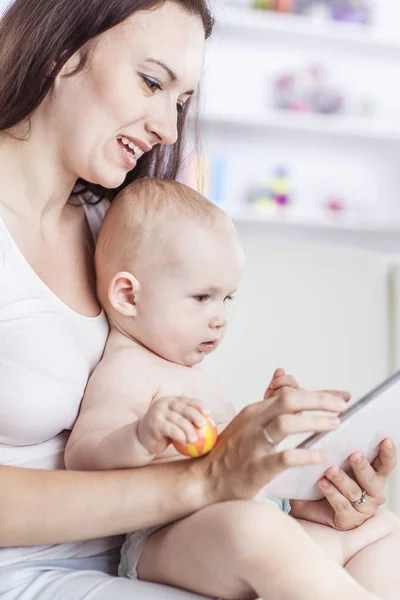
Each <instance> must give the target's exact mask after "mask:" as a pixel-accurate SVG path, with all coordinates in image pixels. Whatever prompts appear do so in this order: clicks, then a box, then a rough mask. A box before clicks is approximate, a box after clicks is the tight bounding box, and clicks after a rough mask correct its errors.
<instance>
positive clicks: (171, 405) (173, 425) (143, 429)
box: [137, 396, 210, 455]
mask: <svg viewBox="0 0 400 600" xmlns="http://www.w3.org/2000/svg"><path fill="white" fill-rule="evenodd" d="M209 414H210V411H209V410H208V409H206V408H205V407H204V406H203V404H202V403H201V402H199V401H198V400H194V399H193V398H186V397H184V396H179V397H175V396H167V397H165V398H160V399H159V400H156V401H155V402H154V403H153V404H152V405H151V406H150V408H149V410H148V411H147V413H146V414H145V415H144V417H142V418H141V419H140V420H139V423H138V428H137V434H138V438H139V441H140V443H141V444H142V446H143V447H144V448H145V449H146V450H147V451H148V452H149V453H150V454H154V455H157V454H161V453H162V452H164V451H165V450H166V449H167V447H168V446H169V444H170V443H171V441H176V442H180V443H181V444H191V443H194V442H196V440H197V433H196V429H195V428H198V429H201V428H202V427H204V426H205V424H206V419H205V416H204V415H209Z"/></svg>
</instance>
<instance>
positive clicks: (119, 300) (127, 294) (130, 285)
mask: <svg viewBox="0 0 400 600" xmlns="http://www.w3.org/2000/svg"><path fill="white" fill-rule="evenodd" d="M139 292H140V283H139V282H138V280H137V279H136V277H134V276H133V275H132V273H128V272H126V271H122V272H120V273H117V274H116V275H114V277H113V278H112V279H111V281H110V285H109V287H108V300H109V302H110V304H111V306H112V307H113V308H114V309H115V310H116V311H118V312H119V313H120V314H121V315H123V316H124V317H136V315H137V305H138V301H139Z"/></svg>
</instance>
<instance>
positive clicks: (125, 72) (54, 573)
mask: <svg viewBox="0 0 400 600" xmlns="http://www.w3.org/2000/svg"><path fill="white" fill-rule="evenodd" d="M211 30H212V19H211V17H210V15H209V12H208V9H207V6H206V5H205V3H204V0H185V1H183V0H181V1H177V2H158V1H157V0H104V1H99V0H85V2H82V0H16V1H15V3H14V4H13V5H12V6H11V8H10V9H9V10H8V12H7V13H6V15H5V16H4V18H3V20H2V22H1V24H0V131H1V132H2V133H1V134H0V181H1V191H0V247H1V252H0V264H1V267H0V279H1V282H0V289H1V290H2V291H1V294H0V332H1V341H2V343H1V344H0V371H1V374H0V378H1V382H2V392H1V401H0V415H1V419H0V464H1V465H2V466H0V482H1V490H2V493H1V495H0V547H1V548H2V549H0V567H1V568H2V572H1V578H0V597H1V598H4V599H5V600H11V599H16V598H18V599H28V598H41V599H49V600H50V599H52V600H53V599H54V598H55V597H57V598H66V599H67V598H75V599H80V598H87V597H89V595H90V598H91V599H94V600H102V599H104V598H109V597H110V596H111V595H112V594H113V595H114V596H115V597H116V598H121V599H124V598H128V597H129V598H132V597H133V598H135V597H136V596H137V597H144V596H145V597H146V598H149V599H152V598H154V599H155V600H157V599H160V600H162V599H164V598H180V597H181V598H186V597H187V598H194V597H195V596H194V595H192V594H185V593H184V592H181V591H178V590H175V589H171V588H165V587H159V586H156V585H149V584H146V583H142V582H132V581H128V580H125V579H118V578H114V577H112V576H111V575H110V574H112V573H115V569H116V564H117V562H118V558H119V545H120V543H121V538H120V537H119V534H123V533H125V532H126V531H133V530H137V529H141V528H144V527H148V526H152V525H157V524H161V523H166V522H171V521H173V520H175V519H179V518H181V517H184V516H186V515H188V514H190V513H193V512H195V511H197V510H199V509H201V508H203V507H206V506H209V505H211V504H215V503H218V502H223V501H227V500H233V499H235V500H243V501H244V500H246V499H247V498H251V497H253V496H254V495H255V494H256V492H257V491H258V490H259V489H260V488H261V487H263V485H265V484H266V483H267V482H268V481H270V480H271V478H272V477H274V475H276V474H277V473H278V472H280V471H281V470H282V469H284V468H287V467H288V466H291V465H294V464H308V463H310V462H313V461H315V460H317V459H319V460H320V457H319V456H316V455H315V454H313V452H311V451H305V452H300V451H287V452H284V453H280V454H275V453H274V452H273V449H272V447H271V446H270V445H269V444H268V443H267V441H266V437H265V435H266V434H265V433H264V426H266V425H268V430H267V434H268V435H272V434H273V435H274V439H275V440H277V439H280V438H283V437H284V436H285V422H284V421H282V420H281V419H280V418H279V417H280V415H282V414H283V413H293V415H294V422H295V423H296V425H295V427H294V429H296V431H300V430H301V429H302V427H304V418H305V417H304V416H302V415H301V414H299V411H301V410H303V409H304V410H306V409H313V408H323V407H324V406H325V404H324V402H326V395H324V394H316V393H314V394H312V393H310V394H307V393H305V392H302V391H299V390H290V391H288V390H283V391H282V392H278V393H277V394H276V395H275V400H274V402H273V403H271V401H270V399H267V400H266V401H265V402H261V403H259V404H257V405H253V406H251V407H248V408H247V409H245V410H244V411H243V412H242V413H241V414H240V415H239V416H238V417H237V418H236V419H235V420H234V421H233V423H232V424H231V426H230V427H229V428H228V430H227V432H226V434H225V435H224V437H223V439H222V441H221V442H220V443H219V444H218V445H217V447H216V449H215V450H214V451H213V452H212V453H211V455H210V456H209V457H206V458H205V459H202V460H197V461H193V462H190V461H188V462H183V463H173V464H168V465H162V466H160V467H149V468H145V469H140V470H132V471H131V470H126V471H123V472H121V471H115V472H102V473H79V472H66V471H65V470H63V451H64V448H65V444H66V441H67V439H68V434H69V431H70V429H71V428H72V426H73V423H74V421H75V419H76V417H77V413H78V410H79V403H80V400H81V397H82V394H83V391H84V388H85V384H86V381H87V378H88V376H89V374H90V372H91V370H92V369H93V368H94V366H95V364H96V362H97V361H98V360H99V359H100V357H101V354H102V351H103V348H104V344H105V340H106V337H107V333H108V326H107V323H106V320H105V317H104V314H103V313H102V312H101V311H100V307H99V304H98V302H97V299H96V294H95V282H94V274H93V246H94V241H95V236H96V233H97V230H98V228H99V226H100V223H101V218H102V216H103V215H104V211H105V210H106V202H105V201H102V202H100V203H98V204H93V199H95V200H96V197H95V196H93V194H94V193H96V194H97V196H100V197H104V196H107V197H108V198H109V199H112V197H113V196H114V195H115V193H116V188H119V187H120V186H122V185H125V184H126V183H127V182H128V181H129V180H131V179H132V178H135V177H137V176H139V175H143V174H147V175H157V176H161V177H171V178H173V177H175V175H176V172H177V168H178V165H179V159H180V151H181V145H182V142H183V137H182V132H183V128H184V122H185V118H186V114H187V112H188V109H189V104H190V98H191V96H192V95H193V92H194V91H195V90H196V88H197V85H198V80H199V78H200V73H201V68H202V61H203V54H204V41H205V39H206V38H207V37H208V36H209V34H210V33H211ZM76 182H78V185H76ZM73 189H74V190H75V192H74V193H72V190H73ZM110 190H112V191H110ZM82 200H86V201H87V203H86V204H83V203H82ZM91 202H92V203H91ZM287 399H289V402H287ZM281 400H284V401H282V402H281ZM331 400H332V399H331ZM307 419H308V421H307V425H312V426H311V427H310V429H314V430H316V431H319V430H326V429H329V424H328V420H327V419H326V418H325V417H307ZM387 444H388V442H384V443H383V444H382V449H381V455H380V459H379V461H378V462H377V463H376V465H374V467H375V468H373V467H371V466H370V465H367V464H366V462H365V461H364V462H363V463H362V464H361V466H358V465H355V467H354V469H355V474H356V478H357V481H358V483H359V485H357V486H356V490H355V491H356V493H357V494H358V497H360V496H361V492H362V488H367V491H368V501H367V502H366V503H365V504H366V506H365V507H364V505H363V506H362V510H360V508H359V505H358V504H357V503H355V502H354V500H355V498H354V494H355V491H354V482H352V481H351V480H350V479H349V478H348V477H347V476H345V475H344V474H343V473H342V474H341V479H340V480H339V483H338V484H337V485H335V486H334V485H333V484H332V486H331V487H329V488H328V489H327V492H326V495H327V498H328V499H327V500H326V501H323V502H320V503H313V504H312V505H310V504H297V505H295V508H294V510H295V512H296V516H298V517H301V516H305V517H307V518H308V519H310V520H314V521H318V522H324V523H327V524H328V523H330V524H331V525H333V526H335V524H336V525H339V526H340V527H341V528H343V529H351V528H353V527H355V526H357V525H360V524H361V523H363V522H364V521H366V520H368V519H369V518H370V517H372V516H373V515H374V514H375V512H376V509H377V506H378V505H379V504H380V503H381V502H382V500H383V495H384V483H385V479H386V477H387V474H388V473H389V472H390V471H391V469H392V468H393V465H394V462H395V450H394V449H393V448H388V447H387ZM16 467H19V468H16ZM25 467H29V468H25ZM333 481H335V480H334V479H333ZM351 502H354V504H351ZM238 506H239V504H238ZM370 522H371V521H370ZM293 523H295V522H294V521H293ZM299 531H300V528H298V529H297V528H294V530H293V535H294V536H300V540H301V542H302V543H303V546H304V556H306V555H307V554H309V555H310V559H309V562H308V566H309V569H308V566H307V568H305V571H306V575H307V576H308V577H309V578H310V577H311V576H313V574H314V572H313V568H312V563H313V556H314V554H315V553H317V556H318V560H319V561H320V562H319V564H320V565H322V568H323V571H324V572H325V571H326V573H327V575H328V574H330V575H331V576H332V577H331V579H332V580H335V585H336V581H337V582H338V586H339V587H337V589H338V590H339V591H343V592H345V591H346V590H351V591H354V595H353V596H352V597H354V598H356V597H357V594H358V595H359V596H358V597H359V598H367V597H370V596H369V595H368V596H367V595H366V594H364V591H363V590H362V589H361V587H360V586H358V585H356V584H355V583H354V582H353V580H350V578H349V577H347V576H346V574H345V573H344V571H341V570H340V569H339V568H336V566H335V565H333V563H331V561H330V560H329V559H328V558H326V557H321V556H320V555H319V554H318V550H317V547H316V546H314V544H312V543H311V541H309V540H308V539H307V538H306V536H304V539H303V538H302V537H301V536H302V535H303V534H302V533H300V532H299ZM115 536H116V537H115ZM266 574H268V565H267V566H266ZM332 574H333V575H332ZM315 576H316V577H317V576H318V575H317V574H315ZM349 586H350V587H349ZM354 586H355V587H354ZM135 594H136V596H135ZM274 594H275V595H274ZM277 597H279V591H273V590H271V596H270V599H271V600H273V598H277ZM371 597H372V596H371Z"/></svg>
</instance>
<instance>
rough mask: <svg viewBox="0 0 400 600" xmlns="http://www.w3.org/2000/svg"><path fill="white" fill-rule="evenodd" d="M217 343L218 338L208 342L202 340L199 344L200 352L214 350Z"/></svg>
mask: <svg viewBox="0 0 400 600" xmlns="http://www.w3.org/2000/svg"><path fill="white" fill-rule="evenodd" d="M216 345H217V340H210V341H208V342H202V343H201V344H200V346H199V350H200V352H203V353H206V352H212V351H213V350H214V348H215V347H216Z"/></svg>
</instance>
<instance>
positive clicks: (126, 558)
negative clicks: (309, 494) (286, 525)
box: [118, 491, 290, 579]
mask: <svg viewBox="0 0 400 600" xmlns="http://www.w3.org/2000/svg"><path fill="white" fill-rule="evenodd" d="M254 500H257V501H258V502H267V503H268V504H272V505H273V506H276V507H277V508H279V509H280V510H282V511H283V512H287V513H288V512H289V511H290V504H289V501H288V500H286V499H283V500H282V499H281V498H272V497H271V496H268V495H267V494H266V493H265V492H263V491H261V492H260V493H259V494H257V496H256V497H255V498H254ZM162 527H164V525H161V526H159V527H149V528H148V529H141V530H140V531H134V532H133V533H128V534H127V536H126V540H125V542H124V544H123V546H122V548H121V562H120V564H119V567H118V575H119V576H120V577H129V578H130V579H138V574H137V566H138V563H139V559H140V555H141V554H142V551H143V548H144V545H145V543H146V542H147V540H148V539H149V537H150V536H151V534H152V533H154V532H155V531H158V530H159V529H162Z"/></svg>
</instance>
